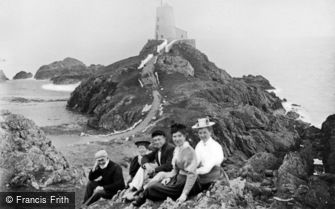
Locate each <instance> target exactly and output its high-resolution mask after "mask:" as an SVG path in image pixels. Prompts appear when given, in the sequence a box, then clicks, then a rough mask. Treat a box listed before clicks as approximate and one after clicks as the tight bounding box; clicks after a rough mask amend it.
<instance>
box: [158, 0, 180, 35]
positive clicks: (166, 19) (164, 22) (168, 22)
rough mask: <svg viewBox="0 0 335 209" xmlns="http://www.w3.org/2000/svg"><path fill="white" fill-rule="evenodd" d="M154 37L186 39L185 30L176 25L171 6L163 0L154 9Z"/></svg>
mask: <svg viewBox="0 0 335 209" xmlns="http://www.w3.org/2000/svg"><path fill="white" fill-rule="evenodd" d="M155 38H156V39H158V40H160V39H167V40H168V41H172V40H181V39H187V32H186V31H185V30H182V29H180V28H177V27H176V24H175V18H174V12H173V8H172V7H171V6H170V5H169V4H168V3H167V2H163V0H162V1H161V5H160V6H159V7H157V10H156V32H155Z"/></svg>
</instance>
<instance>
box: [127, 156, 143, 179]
mask: <svg viewBox="0 0 335 209" xmlns="http://www.w3.org/2000/svg"><path fill="white" fill-rule="evenodd" d="M140 167H141V165H140V164H139V163H138V156H136V157H134V158H133V159H132V160H131V162H130V166H129V175H130V177H131V178H134V176H135V175H136V172H137V171H138V169H139V168H140Z"/></svg>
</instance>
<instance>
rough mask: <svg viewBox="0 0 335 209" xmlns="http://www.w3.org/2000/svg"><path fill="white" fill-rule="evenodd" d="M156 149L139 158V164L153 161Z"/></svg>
mask: <svg viewBox="0 0 335 209" xmlns="http://www.w3.org/2000/svg"><path fill="white" fill-rule="evenodd" d="M157 151H158V150H155V151H152V152H150V153H149V154H147V155H144V156H143V157H142V160H141V165H144V164H145V163H149V162H153V161H154V160H155V156H156V153H157Z"/></svg>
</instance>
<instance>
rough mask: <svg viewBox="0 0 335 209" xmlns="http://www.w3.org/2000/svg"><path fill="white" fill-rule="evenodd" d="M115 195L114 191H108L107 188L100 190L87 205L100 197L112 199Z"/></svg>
mask: <svg viewBox="0 0 335 209" xmlns="http://www.w3.org/2000/svg"><path fill="white" fill-rule="evenodd" d="M113 196H114V194H113V193H110V192H106V191H105V190H100V191H98V192H94V193H93V195H92V196H91V198H90V199H89V200H88V201H87V202H86V205H87V206H89V205H91V204H92V203H94V202H96V201H98V200H99V199H100V198H104V199H111V198H112V197H113Z"/></svg>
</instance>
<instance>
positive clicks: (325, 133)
mask: <svg viewBox="0 0 335 209" xmlns="http://www.w3.org/2000/svg"><path fill="white" fill-rule="evenodd" d="M321 133H322V142H321V143H322V146H323V150H322V156H323V163H324V165H325V170H326V172H327V173H332V174H335V115H330V116H329V117H328V118H327V120H326V121H325V122H324V123H323V124H322V128H321Z"/></svg>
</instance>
